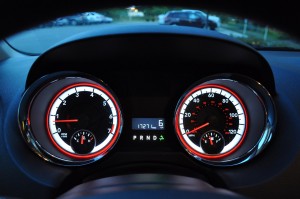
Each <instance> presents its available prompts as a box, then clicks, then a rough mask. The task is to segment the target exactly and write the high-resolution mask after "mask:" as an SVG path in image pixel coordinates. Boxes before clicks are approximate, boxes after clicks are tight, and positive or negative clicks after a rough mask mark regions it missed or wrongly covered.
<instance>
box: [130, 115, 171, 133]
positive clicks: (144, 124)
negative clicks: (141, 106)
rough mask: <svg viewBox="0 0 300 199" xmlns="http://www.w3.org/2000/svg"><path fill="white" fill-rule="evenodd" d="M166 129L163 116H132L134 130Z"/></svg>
mask: <svg viewBox="0 0 300 199" xmlns="http://www.w3.org/2000/svg"><path fill="white" fill-rule="evenodd" d="M164 129H165V120H164V119H163V118H132V130H148V131H149V130H152V131H159V130H164Z"/></svg>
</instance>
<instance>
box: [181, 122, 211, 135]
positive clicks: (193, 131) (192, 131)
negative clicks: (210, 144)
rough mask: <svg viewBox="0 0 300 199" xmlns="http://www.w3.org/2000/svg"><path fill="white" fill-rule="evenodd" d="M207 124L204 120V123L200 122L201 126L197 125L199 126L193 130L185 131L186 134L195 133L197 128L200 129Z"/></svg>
mask: <svg viewBox="0 0 300 199" xmlns="http://www.w3.org/2000/svg"><path fill="white" fill-rule="evenodd" d="M208 125H209V122H206V123H205V124H202V125H201V126H199V127H197V128H195V129H193V130H191V131H189V132H187V133H186V134H191V133H195V132H196V131H198V130H199V129H202V128H204V127H206V126H208Z"/></svg>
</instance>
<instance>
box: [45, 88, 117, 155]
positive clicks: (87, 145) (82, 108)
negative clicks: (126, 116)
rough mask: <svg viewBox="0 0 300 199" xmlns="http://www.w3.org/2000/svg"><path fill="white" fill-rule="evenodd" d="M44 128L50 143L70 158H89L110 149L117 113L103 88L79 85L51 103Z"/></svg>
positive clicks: (66, 89)
mask: <svg viewBox="0 0 300 199" xmlns="http://www.w3.org/2000/svg"><path fill="white" fill-rule="evenodd" d="M46 126H47V131H48V135H49V137H50V139H51V141H52V143H53V144H54V145H55V147H57V148H58V149H59V150H60V151H61V152H62V153H64V154H66V155H68V156H71V157H73V158H91V157H95V156H98V155H99V154H101V153H103V152H105V151H107V149H109V148H110V146H112V145H113V144H114V143H115V141H116V137H118V131H119V128H120V111H119V108H118V105H117V103H116V101H115V99H114V98H113V96H112V95H111V94H110V93H109V92H108V91H107V90H106V89H105V88H103V87H101V86H99V85H96V84H90V83H78V84H73V85H71V86H68V87H66V88H64V89H63V90H61V91H60V92H59V93H58V94H57V95H56V96H55V97H54V99H53V100H52V102H51V104H50V106H49V109H48V113H47V117H46Z"/></svg>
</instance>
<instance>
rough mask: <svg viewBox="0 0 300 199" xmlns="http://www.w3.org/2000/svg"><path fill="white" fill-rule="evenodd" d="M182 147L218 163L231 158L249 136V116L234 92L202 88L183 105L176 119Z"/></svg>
mask: <svg viewBox="0 0 300 199" xmlns="http://www.w3.org/2000/svg"><path fill="white" fill-rule="evenodd" d="M175 125H176V131H177V134H178V137H179V138H180V140H181V142H182V144H183V145H184V146H185V147H186V148H187V149H188V150H189V151H190V152H192V153H193V154H195V155H197V156H199V157H202V158H206V159H216V158H221V157H225V156H228V155H230V154H231V153H232V152H233V151H235V150H236V149H237V148H238V147H239V146H240V145H241V144H242V143H243V139H244V138H245V135H246V133H247V125H248V124H247V112H246V109H245V106H244V105H243V102H242V100H241V99H240V98H239V97H238V95H237V94H236V93H234V92H233V91H231V90H230V89H228V88H226V87H224V86H220V85H216V84H207V85H199V86H197V87H195V88H193V89H192V90H191V91H189V92H188V93H187V94H186V95H185V97H184V98H183V99H182V101H181V102H180V104H179V106H178V109H177V112H176V119H175Z"/></svg>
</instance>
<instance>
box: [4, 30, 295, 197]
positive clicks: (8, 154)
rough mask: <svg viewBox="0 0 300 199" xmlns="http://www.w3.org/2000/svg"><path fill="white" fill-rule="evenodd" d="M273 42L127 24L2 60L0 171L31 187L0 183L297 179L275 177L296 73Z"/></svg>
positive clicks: (288, 144) (252, 183)
mask: <svg viewBox="0 0 300 199" xmlns="http://www.w3.org/2000/svg"><path fill="white" fill-rule="evenodd" d="M276 53H279V52H258V51H257V50H255V49H253V48H252V47H250V46H248V45H246V44H244V43H242V42H239V41H236V40H234V39H232V38H229V37H227V36H224V35H221V34H218V33H215V32H212V31H208V30H201V31H199V30H198V29H195V28H191V27H167V26H134V25H132V26H126V27H124V26H121V27H118V26H116V27H113V28H111V29H106V30H105V31H103V30H101V31H100V30H99V31H93V32H89V33H85V34H80V35H78V36H75V37H73V38H72V39H70V40H69V41H64V43H61V44H59V45H57V46H56V47H53V48H51V49H49V50H48V51H46V52H45V53H43V54H42V55H40V56H38V57H21V58H17V59H15V60H7V61H6V62H3V63H2V67H1V72H6V73H11V74H13V77H14V79H15V81H12V82H11V83H10V84H9V85H7V87H6V88H5V89H3V92H1V100H2V103H1V104H2V107H3V108H2V113H1V115H3V116H5V117H3V118H4V119H3V120H1V123H0V124H1V129H3V131H2V132H1V137H3V140H4V142H2V143H1V151H0V152H1V155H2V154H4V155H3V156H2V157H3V158H2V159H1V165H3V168H4V170H6V171H7V173H3V174H2V173H1V175H2V179H9V178H10V175H11V174H12V173H14V175H16V176H18V178H19V179H20V181H18V183H20V185H25V184H28V183H29V184H30V185H31V186H32V187H35V188H38V189H39V190H37V191H36V192H35V193H31V192H30V191H29V190H27V189H26V188H25V187H24V188H21V187H20V188H19V189H18V190H17V191H15V190H14V186H12V185H11V184H13V183H15V181H9V182H8V183H4V182H1V186H2V187H5V188H6V189H5V190H4V189H3V190H1V192H0V193H1V194H4V195H7V194H11V195H15V196H19V197H20V196H26V197H28V198H31V197H34V196H44V195H45V194H49V198H52V197H57V196H61V194H65V192H66V191H68V190H71V194H74V192H72V188H73V187H76V186H77V185H80V184H81V185H83V187H79V190H80V191H82V192H80V193H83V195H84V194H85V192H84V191H83V190H81V189H86V187H89V189H91V190H93V188H94V189H97V186H96V187H93V185H92V184H89V183H91V182H94V181H96V182H99V181H98V180H99V179H100V180H101V179H102V180H103V179H104V181H101V182H100V185H101V186H104V187H105V186H106V185H107V184H106V183H107V182H105V179H107V181H109V179H110V178H111V177H116V178H121V177H122V176H123V177H124V176H125V177H126V176H131V175H136V174H140V175H141V176H139V179H140V178H142V179H152V178H153V176H149V175H150V174H151V175H155V177H154V178H155V179H157V178H158V179H159V178H163V179H164V180H165V179H168V180H167V181H166V182H163V183H162V182H161V181H159V180H158V181H155V182H153V181H151V183H150V184H151V185H153V184H155V183H156V184H164V185H165V184H172V183H174V184H176V183H175V182H180V183H183V182H187V181H189V180H191V179H192V180H201V182H202V181H203V182H207V183H209V184H210V185H212V186H214V187H217V188H221V189H228V190H232V191H234V192H236V193H239V194H244V195H245V196H251V197H255V198H260V197H261V198H263V197H266V195H268V194H269V193H270V190H271V189H272V186H271V185H273V183H275V187H276V186H278V187H280V185H281V184H282V183H287V182H290V183H293V182H294V180H292V181H289V180H290V179H291V178H290V177H287V178H283V179H277V180H276V179H275V180H274V181H273V178H274V176H278V175H280V174H281V173H282V172H283V171H285V170H286V169H287V168H288V167H291V165H292V163H293V162H294V161H295V158H296V157H297V155H296V154H297V153H298V151H299V146H298V145H297V141H298V140H299V137H300V136H299V135H295V132H296V131H297V129H298V127H299V124H298V123H297V121H296V120H295V118H299V115H298V112H297V110H299V109H297V108H299V104H298V101H297V96H296V94H295V93H294V92H295V89H297V86H298V83H297V80H296V79H297V78H296V77H295V78H290V79H286V78H285V75H286V73H285V71H286V69H285V68H282V67H281V66H280V64H279V63H280V62H281V60H286V59H291V60H293V61H294V63H293V64H295V63H298V62H299V59H298V53H297V52H295V53H294V54H292V53H291V54H284V53H283V54H280V53H279V54H276ZM284 56H286V57H284ZM278 57H280V58H282V57H283V58H282V59H280V60H279V58H278ZM291 57H292V58H291ZM19 64H21V65H22V67H23V68H22V71H24V72H22V73H18V72H16V71H17V70H19V69H18V67H19V66H18V67H17V65H19ZM295 76H296V74H295ZM10 78H11V76H7V77H3V78H1V79H0V81H1V82H0V83H1V84H8V82H10V81H9V79H10ZM283 79H285V80H283ZM291 82H293V83H291ZM286 84H288V85H290V87H289V88H288V89H283V88H285V86H286ZM293 86H294V87H295V88H292V87H293ZM291 93H294V94H291ZM286 121H288V122H289V125H286V124H285V122H286ZM290 137H293V139H292V140H290ZM283 148H284V150H283ZM279 157H280V158H279ZM12 165H13V166H12ZM9 168H10V169H9ZM156 175H157V176H156ZM166 175H167V176H168V177H170V176H177V178H176V180H174V178H170V179H169V178H166V177H161V176H166ZM120 176H121V177H120ZM178 176H180V177H178ZM296 176H297V175H296ZM186 178H188V179H189V180H188V179H186ZM114 180H115V178H114ZM123 180H124V179H123ZM5 181H6V180H5ZM137 181H138V180H133V178H129V177H128V178H126V179H125V180H124V182H123V181H122V180H117V182H118V183H120V182H122V183H124V184H125V185H126V186H127V185H128V184H135V183H137ZM109 182H111V181H109ZM138 182H139V181H138ZM158 182H159V183H158ZM195 182H196V181H195ZM197 182H198V181H197ZM201 182H199V183H200V184H201ZM86 183H87V184H86ZM118 183H117V184H118ZM122 183H120V184H122ZM126 183H128V184H126ZM143 183H145V182H144V181H142V184H143ZM147 183H149V182H147ZM147 183H146V184H147ZM108 184H109V183H108ZM124 184H122V186H124ZM85 185H89V186H85ZM100 185H99V186H100ZM94 186H95V185H94ZM114 186H116V185H114ZM194 186H195V187H196V188H195V189H196V190H198V191H199V190H200V191H201V188H199V187H205V186H204V185H199V184H197V183H195V185H194ZM197 186H198V189H197ZM117 187H118V186H117ZM162 187H163V188H165V187H164V186H162ZM190 187H193V186H192V185H190ZM265 187H268V188H267V189H264V188H265ZM129 188H130V187H129ZM148 188H149V187H147V189H148ZM156 188H158V189H160V188H161V187H160V186H158V187H156ZM284 188H286V187H284ZM284 188H283V189H284ZM292 188H293V187H292ZM252 189H254V190H256V191H257V192H255V191H253V190H252ZM126 190H127V189H126ZM163 190H164V189H163ZM203 190H209V188H203ZM203 190H202V191H203ZM76 191H77V194H78V189H77V190H76V189H75V193H76ZM110 192H111V191H110ZM112 192H118V191H115V190H114V191H112ZM96 193H97V194H99V192H96ZM103 193H106V192H105V191H103V192H101V194H103ZM279 193H282V194H283V193H285V191H284V190H282V192H280V191H279ZM292 194H293V196H294V195H295V194H298V192H295V191H294V190H293V192H292ZM71 196H72V195H71ZM71 196H70V195H68V192H67V193H66V194H65V195H62V197H66V198H67V197H71ZM221 196H224V195H221ZM221 196H220V197H221ZM281 196H282V195H280V194H279V195H278V197H281Z"/></svg>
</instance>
